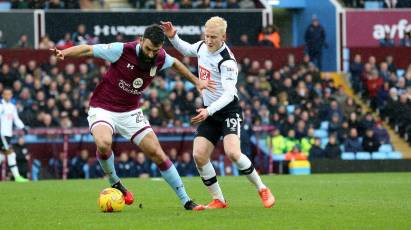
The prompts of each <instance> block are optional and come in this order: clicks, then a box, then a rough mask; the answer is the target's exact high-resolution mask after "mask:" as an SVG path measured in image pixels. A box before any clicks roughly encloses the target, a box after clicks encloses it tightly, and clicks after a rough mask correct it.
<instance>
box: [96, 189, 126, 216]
mask: <svg viewBox="0 0 411 230" xmlns="http://www.w3.org/2000/svg"><path fill="white" fill-rule="evenodd" d="M97 204H98V207H99V208H100V210H101V211H102V212H120V211H122V210H123V208H124V196H123V194H122V193H121V192H120V190H118V189H115V188H106V189H104V190H103V191H101V192H100V194H99V196H98V200H97Z"/></svg>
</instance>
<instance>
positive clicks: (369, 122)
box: [360, 112, 375, 135]
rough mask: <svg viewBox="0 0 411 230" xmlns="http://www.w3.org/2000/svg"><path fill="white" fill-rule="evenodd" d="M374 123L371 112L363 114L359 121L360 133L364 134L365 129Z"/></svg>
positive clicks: (371, 126) (370, 127)
mask: <svg viewBox="0 0 411 230" xmlns="http://www.w3.org/2000/svg"><path fill="white" fill-rule="evenodd" d="M374 125H375V121H374V117H373V116H372V113H370V112H368V113H366V114H365V116H364V117H363V119H361V121H360V126H361V129H362V130H363V132H362V133H361V134H362V135H364V134H365V130H367V129H372V128H373V127H374Z"/></svg>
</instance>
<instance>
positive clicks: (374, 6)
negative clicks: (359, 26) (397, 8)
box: [364, 1, 382, 10]
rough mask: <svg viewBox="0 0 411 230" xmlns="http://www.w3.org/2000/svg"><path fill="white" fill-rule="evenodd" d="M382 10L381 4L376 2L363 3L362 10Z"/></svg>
mask: <svg viewBox="0 0 411 230" xmlns="http://www.w3.org/2000/svg"><path fill="white" fill-rule="evenodd" d="M381 8H382V3H380V2H377V1H365V2H364V9H366V10H378V9H381Z"/></svg>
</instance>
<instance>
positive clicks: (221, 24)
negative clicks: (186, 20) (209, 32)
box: [205, 16, 227, 34]
mask: <svg viewBox="0 0 411 230" xmlns="http://www.w3.org/2000/svg"><path fill="white" fill-rule="evenodd" d="M205 27H206V28H207V27H208V28H210V27H214V28H215V27H217V28H219V29H220V30H221V32H222V33H223V34H225V33H226V31H227V21H226V20H225V19H224V18H222V17H219V16H214V17H211V18H210V19H208V20H207V22H206V23H205Z"/></svg>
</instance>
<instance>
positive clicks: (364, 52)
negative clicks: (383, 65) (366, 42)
mask: <svg viewBox="0 0 411 230" xmlns="http://www.w3.org/2000/svg"><path fill="white" fill-rule="evenodd" d="M356 54H360V55H361V57H362V60H368V58H369V57H370V56H374V57H375V58H376V59H377V63H380V62H382V61H384V60H385V58H386V57H387V56H389V55H391V56H393V58H394V60H395V65H396V66H397V68H400V69H406V68H407V67H408V65H409V64H410V63H411V55H410V54H411V48H410V47H353V48H349V57H350V60H353V59H354V55H356Z"/></svg>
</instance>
